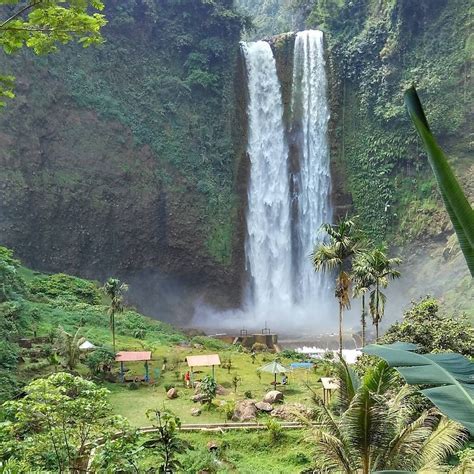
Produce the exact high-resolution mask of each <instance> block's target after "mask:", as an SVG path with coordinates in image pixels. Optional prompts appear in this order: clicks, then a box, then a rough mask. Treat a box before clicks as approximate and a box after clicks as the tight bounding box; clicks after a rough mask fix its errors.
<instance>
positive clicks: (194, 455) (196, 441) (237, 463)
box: [141, 430, 313, 474]
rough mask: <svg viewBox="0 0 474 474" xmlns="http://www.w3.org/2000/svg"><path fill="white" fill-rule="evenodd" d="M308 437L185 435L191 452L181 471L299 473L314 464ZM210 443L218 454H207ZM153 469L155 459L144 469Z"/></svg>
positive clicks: (248, 433) (243, 433)
mask: <svg viewBox="0 0 474 474" xmlns="http://www.w3.org/2000/svg"><path fill="white" fill-rule="evenodd" d="M306 435H307V432H305V431H303V430H286V431H284V432H281V433H280V435H279V438H278V439H276V440H274V439H272V437H271V434H270V432H269V431H259V432H254V431H238V432H236V431H233V432H224V433H213V432H211V433H209V432H199V433H183V434H181V435H180V438H182V439H184V440H186V441H187V442H188V443H190V444H191V445H192V449H191V450H188V451H187V452H186V453H183V454H182V455H181V456H179V460H180V462H181V464H182V472H218V473H239V474H255V473H259V474H292V473H295V474H297V473H301V472H303V471H305V470H307V469H309V468H311V465H312V462H311V461H312V458H313V456H312V452H313V450H312V445H311V444H310V443H309V442H307V441H306V439H305V438H306ZM209 441H212V442H213V443H215V444H217V446H218V447H219V449H218V452H217V454H216V455H212V454H210V453H209V452H208V450H207V443H208V442H209ZM150 466H156V462H155V461H154V460H153V458H148V459H146V460H145V461H144V462H143V464H142V465H141V468H142V469H144V470H146V468H147V467H150Z"/></svg>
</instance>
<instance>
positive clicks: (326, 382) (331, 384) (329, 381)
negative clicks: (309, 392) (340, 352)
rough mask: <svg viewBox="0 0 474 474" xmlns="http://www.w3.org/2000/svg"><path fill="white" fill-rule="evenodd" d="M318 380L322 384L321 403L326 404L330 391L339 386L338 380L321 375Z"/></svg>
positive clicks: (329, 397)
mask: <svg viewBox="0 0 474 474" xmlns="http://www.w3.org/2000/svg"><path fill="white" fill-rule="evenodd" d="M320 380H321V383H322V385H323V403H324V404H325V405H327V404H328V403H329V400H330V399H331V396H332V393H333V392H334V391H335V390H337V389H338V388H339V382H338V380H337V379H335V378H333V377H321V379H320Z"/></svg>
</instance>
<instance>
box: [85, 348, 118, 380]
mask: <svg viewBox="0 0 474 474" xmlns="http://www.w3.org/2000/svg"><path fill="white" fill-rule="evenodd" d="M114 360H115V357H114V353H113V352H111V351H109V350H107V349H103V348H101V349H97V350H95V351H94V352H91V353H90V354H88V355H87V356H86V360H85V364H86V365H87V367H89V370H90V371H91V373H92V374H93V375H98V374H100V373H103V372H107V371H110V370H111V368H112V364H113V362H114Z"/></svg>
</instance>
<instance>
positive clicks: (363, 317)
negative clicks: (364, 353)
mask: <svg viewBox="0 0 474 474" xmlns="http://www.w3.org/2000/svg"><path fill="white" fill-rule="evenodd" d="M361 323H362V347H364V346H365V294H364V293H362V318H361Z"/></svg>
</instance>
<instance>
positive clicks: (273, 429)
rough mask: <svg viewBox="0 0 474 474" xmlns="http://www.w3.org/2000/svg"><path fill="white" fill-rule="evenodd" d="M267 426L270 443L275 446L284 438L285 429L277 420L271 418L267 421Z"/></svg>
mask: <svg viewBox="0 0 474 474" xmlns="http://www.w3.org/2000/svg"><path fill="white" fill-rule="evenodd" d="M265 426H266V428H267V430H268V433H269V435H270V443H272V444H275V443H277V442H278V441H280V440H281V439H282V438H283V428H282V427H281V424H280V423H279V422H278V421H277V420H275V418H272V417H270V416H269V417H268V418H267V420H266V421H265Z"/></svg>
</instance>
